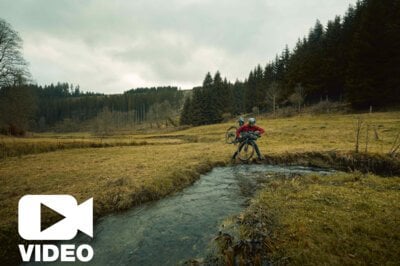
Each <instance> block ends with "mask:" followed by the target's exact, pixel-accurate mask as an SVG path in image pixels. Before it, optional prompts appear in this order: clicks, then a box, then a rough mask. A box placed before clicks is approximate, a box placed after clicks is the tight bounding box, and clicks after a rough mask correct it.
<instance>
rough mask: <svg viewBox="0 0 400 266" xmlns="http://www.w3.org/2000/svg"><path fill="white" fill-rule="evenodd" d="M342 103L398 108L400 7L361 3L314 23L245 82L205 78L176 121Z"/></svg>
mask: <svg viewBox="0 0 400 266" xmlns="http://www.w3.org/2000/svg"><path fill="white" fill-rule="evenodd" d="M326 99H328V100H330V101H342V102H343V101H345V102H348V103H350V104H351V105H352V107H353V108H355V109H366V108H369V107H370V106H373V107H376V108H381V107H389V106H395V105H398V104H399V103H400V1H398V0H364V1H359V2H358V3H357V5H356V6H355V7H350V8H349V9H348V10H347V12H346V14H345V15H344V16H342V17H340V16H336V17H335V18H334V19H333V20H331V21H329V22H328V23H327V25H325V26H324V25H322V24H321V23H320V22H319V21H317V22H316V23H315V25H314V27H313V28H312V29H311V30H310V32H309V34H308V36H306V37H304V38H302V39H299V40H298V42H297V44H296V47H295V48H294V49H293V50H289V48H288V47H287V46H286V47H285V48H284V49H283V51H282V53H281V54H280V55H277V56H276V58H275V59H274V60H273V61H271V62H269V63H268V64H266V66H265V67H263V66H261V65H258V66H256V67H255V68H254V69H253V70H252V71H250V73H249V75H248V77H247V79H246V80H245V81H244V82H239V81H236V82H235V83H234V84H232V83H229V82H226V80H224V81H222V80H221V77H220V73H219V72H217V73H216V75H215V77H214V79H212V77H211V75H210V73H208V74H207V75H206V77H205V79H204V83H203V86H202V87H199V88H195V89H194V90H193V96H192V98H188V99H186V101H185V104H184V107H183V112H182V116H181V122H182V123H183V124H193V125H201V124H208V123H215V122H218V121H221V120H222V119H223V114H224V113H226V112H229V113H232V114H240V113H249V112H265V111H274V110H275V109H276V108H277V106H285V105H294V106H296V105H297V106H300V105H302V104H314V103H317V102H319V101H321V100H326Z"/></svg>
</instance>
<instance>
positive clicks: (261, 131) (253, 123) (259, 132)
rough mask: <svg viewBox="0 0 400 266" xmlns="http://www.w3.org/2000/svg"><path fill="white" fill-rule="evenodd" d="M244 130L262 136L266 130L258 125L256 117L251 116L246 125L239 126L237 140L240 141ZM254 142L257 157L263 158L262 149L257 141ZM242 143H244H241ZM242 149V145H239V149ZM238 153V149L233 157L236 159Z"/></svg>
mask: <svg viewBox="0 0 400 266" xmlns="http://www.w3.org/2000/svg"><path fill="white" fill-rule="evenodd" d="M242 132H253V133H255V134H256V135H258V136H261V135H262V134H264V132H265V130H264V129H263V128H261V127H258V126H256V119H255V118H249V122H248V124H246V125H243V126H241V127H240V128H238V130H237V131H236V141H240V135H241V133H242ZM253 144H254V149H255V150H256V153H257V157H258V160H263V159H264V156H262V154H261V152H260V150H259V149H258V146H257V143H256V142H255V141H253ZM240 145H242V144H240ZM241 149H242V146H239V151H240V150H241ZM237 155H238V151H236V152H235V153H234V154H233V157H232V159H233V160H234V159H236V156H237Z"/></svg>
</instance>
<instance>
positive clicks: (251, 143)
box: [236, 132, 260, 162]
mask: <svg viewBox="0 0 400 266" xmlns="http://www.w3.org/2000/svg"><path fill="white" fill-rule="evenodd" d="M259 137H260V135H259V134H257V133H255V132H244V133H242V135H241V136H240V138H239V140H237V142H239V143H240V144H239V146H238V149H237V152H236V153H237V157H238V158H239V160H241V161H242V162H247V161H249V160H250V159H251V158H252V157H253V155H254V151H255V150H256V148H255V145H257V144H256V143H255V141H256V140H257V139H258V138H259Z"/></svg>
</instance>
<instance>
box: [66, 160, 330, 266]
mask: <svg viewBox="0 0 400 266" xmlns="http://www.w3.org/2000/svg"><path fill="white" fill-rule="evenodd" d="M310 172H318V173H319V174H329V173H330V171H328V170H322V169H315V168H308V167H294V166H285V167H281V166H270V165H238V166H230V167H217V168H214V169H213V170H212V171H211V172H209V173H207V174H205V175H202V176H201V178H200V179H199V180H198V181H196V182H195V183H194V184H193V185H192V186H190V187H188V188H186V189H184V190H182V191H180V192H177V193H175V194H173V195H171V196H169V197H167V198H165V199H162V200H159V201H156V202H151V203H146V204H143V205H141V206H139V207H135V208H132V209H131V210H129V211H126V212H123V213H120V214H113V215H109V216H106V217H104V218H102V219H100V220H99V221H98V223H97V224H96V226H95V228H94V238H93V239H90V238H88V237H86V236H84V235H78V237H77V238H75V239H74V240H73V243H76V244H79V243H88V244H89V245H91V246H92V247H93V249H94V258H93V260H92V261H91V262H90V263H85V265H177V264H179V263H182V262H184V261H186V260H188V259H190V258H199V257H204V256H206V255H207V253H209V248H210V243H211V242H212V239H213V238H215V236H216V235H217V233H218V228H219V225H220V224H221V223H222V222H223V221H224V220H225V219H226V218H228V217H229V216H231V215H234V214H238V213H240V212H241V211H242V210H243V209H244V208H245V207H246V203H247V202H248V200H249V199H250V197H251V196H252V195H253V194H254V192H255V190H256V189H257V188H258V187H259V186H260V185H262V182H263V180H264V181H265V180H266V179H268V178H270V177H271V176H272V175H276V174H280V175H282V174H284V175H288V176H290V175H292V174H306V173H310ZM63 265H65V263H63Z"/></svg>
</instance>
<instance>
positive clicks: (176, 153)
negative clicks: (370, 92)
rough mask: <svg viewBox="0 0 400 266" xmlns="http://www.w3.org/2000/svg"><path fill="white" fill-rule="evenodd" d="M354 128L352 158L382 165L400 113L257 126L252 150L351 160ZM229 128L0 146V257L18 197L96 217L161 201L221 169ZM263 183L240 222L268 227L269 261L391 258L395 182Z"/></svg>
mask: <svg viewBox="0 0 400 266" xmlns="http://www.w3.org/2000/svg"><path fill="white" fill-rule="evenodd" d="M358 119H361V120H362V121H363V127H362V128H361V130H360V136H359V150H360V152H365V151H367V152H368V153H371V154H380V155H386V154H387V153H388V152H389V151H390V150H391V149H392V148H393V145H394V142H395V139H396V136H397V135H398V134H399V132H400V112H385V113H373V114H368V113H366V114H348V115H347V114H346V115H344V114H324V115H307V114H305V115H301V116H296V117H290V118H276V119H274V118H271V117H258V119H257V121H258V123H257V124H258V125H259V126H261V127H263V128H265V130H266V132H265V135H264V136H263V137H262V138H261V139H259V141H258V145H259V147H260V150H261V151H262V153H263V154H264V155H267V156H271V157H274V156H276V157H278V156H283V155H285V154H301V153H305V152H336V153H343V154H346V153H352V152H353V151H354V149H355V135H356V131H355V128H356V124H357V120H358ZM234 124H235V122H234V121H231V122H228V123H222V124H216V125H209V126H201V127H193V128H185V129H179V128H177V129H176V130H175V131H168V132H163V131H160V132H154V131H153V132H149V133H144V132H141V133H129V132H128V133H127V132H124V134H114V135H112V136H105V137H101V138H100V137H97V136H93V135H91V134H90V133H71V134H55V133H41V134H32V135H31V136H29V137H24V138H11V137H5V136H3V137H0V217H1V219H0V242H1V243H2V249H1V251H0V257H1V258H2V260H3V261H7V259H6V258H8V260H10V261H13V262H15V261H16V258H17V255H18V253H17V243H19V242H18V241H20V240H19V239H18V233H17V205H18V200H19V198H21V197H22V196H23V195H25V194H71V195H73V196H75V197H76V198H77V199H78V201H79V202H81V201H83V200H86V199H87V198H90V197H94V205H95V210H94V212H95V217H99V216H102V215H104V214H107V213H110V212H115V211H120V210H124V209H127V208H130V207H132V206H134V205H138V204H140V203H142V202H145V201H149V200H156V199H159V198H162V197H164V196H166V195H168V194H170V193H173V192H174V191H177V190H180V189H182V188H183V187H185V186H188V185H190V184H191V183H192V182H194V181H195V180H196V179H197V178H198V177H199V176H200V174H202V173H205V172H207V171H209V170H210V169H211V168H212V167H214V166H216V165H225V164H228V163H230V158H231V156H232V154H233V152H234V151H235V146H234V145H228V144H225V142H224V134H225V131H226V129H227V128H228V127H230V126H231V125H234ZM395 160H397V161H398V160H399V159H395ZM271 182H272V183H271V186H267V187H266V188H264V189H262V190H261V191H260V192H259V193H258V194H257V196H256V197H255V198H254V200H253V202H252V203H251V205H250V206H249V208H248V210H247V214H249V213H251V212H252V211H253V210H254V208H256V209H258V210H260V211H262V212H263V213H264V214H265V215H264V216H265V217H275V218H274V225H273V226H272V225H271V228H275V231H274V234H275V236H276V237H275V238H270V239H269V240H268V241H269V242H268V245H267V246H266V249H268V250H267V251H268V254H269V255H270V256H271V258H272V259H273V260H274V261H277V262H278V261H279V259H282V258H286V259H285V262H290V263H293V264H319V262H332V263H333V264H343V263H344V264H358V263H359V264H364V263H367V264H369V263H372V264H373V263H375V262H378V263H379V264H381V263H385V258H387V260H386V261H387V262H391V261H392V262H395V261H394V259H395V258H396V256H397V258H399V253H398V247H399V246H400V236H399V234H398V232H399V231H398V228H399V226H400V222H399V221H400V211H399V209H400V205H399V202H400V178H399V177H390V178H383V177H380V176H377V175H372V174H370V175H366V174H361V173H359V172H353V173H344V174H338V175H333V176H332V177H318V176H314V177H304V178H298V179H294V180H273V181H271ZM247 214H246V213H245V215H247ZM264 216H262V217H264ZM260 219H262V218H260ZM265 224H268V223H265ZM271 228H265V230H271ZM242 230H243V232H251V230H252V228H242ZM263 230H264V229H263ZM244 234H245V233H244ZM396 246H397V249H394V247H396ZM367 254H368V258H367V259H365V260H362V258H364V257H365V256H367ZM391 259H392V260H391Z"/></svg>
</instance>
